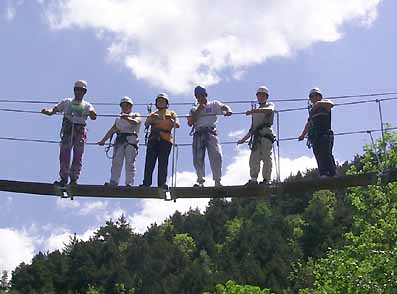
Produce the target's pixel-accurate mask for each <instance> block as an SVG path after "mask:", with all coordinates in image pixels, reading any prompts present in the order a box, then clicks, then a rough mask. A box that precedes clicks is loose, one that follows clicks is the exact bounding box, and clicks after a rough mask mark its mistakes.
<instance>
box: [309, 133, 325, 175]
mask: <svg viewBox="0 0 397 294" xmlns="http://www.w3.org/2000/svg"><path fill="white" fill-rule="evenodd" d="M313 151H314V154H315V156H316V160H317V164H318V171H319V174H320V176H329V170H328V165H329V163H328V162H329V140H328V136H327V135H322V136H320V137H319V138H318V139H317V140H316V144H314V145H313Z"/></svg>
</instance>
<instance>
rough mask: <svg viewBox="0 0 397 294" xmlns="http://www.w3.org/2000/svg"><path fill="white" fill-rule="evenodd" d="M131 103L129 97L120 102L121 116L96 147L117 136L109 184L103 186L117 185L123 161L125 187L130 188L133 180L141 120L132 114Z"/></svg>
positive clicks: (138, 116) (136, 114)
mask: <svg viewBox="0 0 397 294" xmlns="http://www.w3.org/2000/svg"><path fill="white" fill-rule="evenodd" d="M133 105H134V104H133V102H132V100H131V98H130V97H127V96H125V97H123V98H121V100H120V108H121V114H120V116H119V117H117V118H116V120H115V122H114V124H113V126H112V127H111V128H110V129H109V131H108V132H107V133H106V134H105V136H104V137H103V139H102V140H101V141H99V142H98V145H101V146H103V145H105V142H106V141H107V140H108V139H109V138H111V137H112V136H113V134H117V137H116V140H115V143H114V150H113V157H112V168H111V171H110V173H111V175H110V182H109V183H106V184H105V185H109V186H117V185H118V184H119V180H120V175H121V170H122V168H123V163H124V159H125V185H126V186H127V187H132V186H133V185H134V178H135V171H136V169H135V160H136V157H137V155H138V144H139V139H138V136H139V129H140V127H141V118H140V114H139V113H134V112H132V107H133Z"/></svg>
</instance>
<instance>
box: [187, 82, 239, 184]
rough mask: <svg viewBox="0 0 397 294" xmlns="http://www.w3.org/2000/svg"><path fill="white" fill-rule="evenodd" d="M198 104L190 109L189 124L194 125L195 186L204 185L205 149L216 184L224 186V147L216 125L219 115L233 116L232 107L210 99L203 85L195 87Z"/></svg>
mask: <svg viewBox="0 0 397 294" xmlns="http://www.w3.org/2000/svg"><path fill="white" fill-rule="evenodd" d="M194 96H195V97H196V99H197V104H196V106H195V107H193V108H192V110H191V111H190V114H189V117H188V119H187V121H188V125H189V126H190V127H193V130H192V133H193V146H192V148H193V150H192V151H193V165H194V168H195V169H196V173H197V183H196V184H195V185H194V186H195V187H204V181H205V180H204V177H205V164H204V159H205V158H204V157H205V150H206V149H207V151H208V158H209V161H210V165H211V170H212V176H213V179H214V181H215V186H216V187H219V186H222V184H221V177H222V148H221V145H220V144H219V140H218V135H217V131H216V125H217V123H218V115H224V116H231V115H232V109H231V108H230V107H229V106H227V105H226V104H223V103H221V102H219V101H216V100H214V101H208V100H207V97H208V94H207V90H206V89H205V88H203V87H201V86H197V87H196V88H195V89H194Z"/></svg>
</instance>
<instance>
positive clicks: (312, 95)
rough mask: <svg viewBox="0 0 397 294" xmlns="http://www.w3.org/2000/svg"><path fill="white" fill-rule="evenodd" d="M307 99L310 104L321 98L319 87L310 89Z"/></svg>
mask: <svg viewBox="0 0 397 294" xmlns="http://www.w3.org/2000/svg"><path fill="white" fill-rule="evenodd" d="M309 99H310V102H311V103H312V104H314V103H316V102H318V101H320V100H321V99H323V94H322V93H321V90H320V89H319V88H313V89H311V90H310V92H309Z"/></svg>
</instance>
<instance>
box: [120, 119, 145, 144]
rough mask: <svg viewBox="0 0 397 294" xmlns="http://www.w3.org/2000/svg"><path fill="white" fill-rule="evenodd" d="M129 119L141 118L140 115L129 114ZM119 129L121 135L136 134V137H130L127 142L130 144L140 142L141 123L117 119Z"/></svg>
mask: <svg viewBox="0 0 397 294" xmlns="http://www.w3.org/2000/svg"><path fill="white" fill-rule="evenodd" d="M128 116H129V117H131V118H136V117H139V116H140V115H139V113H133V112H131V113H129V114H128ZM114 123H115V124H116V127H117V129H118V130H119V133H123V134H134V133H135V134H136V136H134V135H133V136H128V138H127V140H128V143H130V144H137V143H138V142H139V139H138V136H139V130H140V128H141V123H140V122H139V123H137V124H136V123H131V122H129V121H127V120H126V119H123V118H121V117H117V118H116V120H115V122H114Z"/></svg>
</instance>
